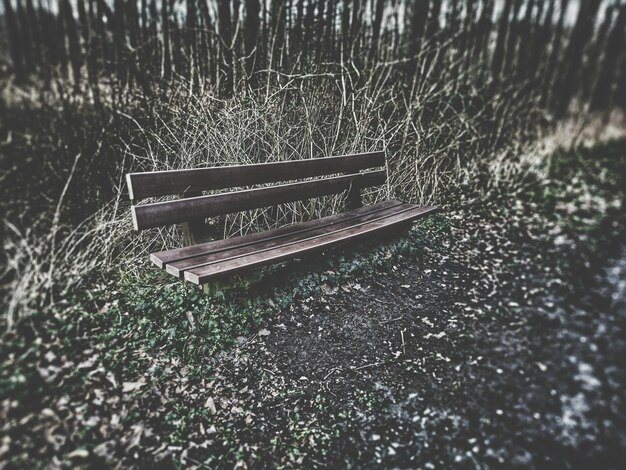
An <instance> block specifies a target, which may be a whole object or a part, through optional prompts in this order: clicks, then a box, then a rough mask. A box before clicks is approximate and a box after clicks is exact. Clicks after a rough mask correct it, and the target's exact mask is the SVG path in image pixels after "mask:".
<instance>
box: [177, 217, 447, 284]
mask: <svg viewBox="0 0 626 470" xmlns="http://www.w3.org/2000/svg"><path fill="white" fill-rule="evenodd" d="M436 210H438V208H436V207H419V206H413V205H412V206H411V207H409V208H408V209H406V210H403V211H402V212H400V213H397V214H394V215H392V216H388V217H384V218H381V219H378V220H374V221H369V222H365V223H363V224H358V225H354V226H352V227H350V228H347V229H343V230H338V231H332V232H329V233H327V234H325V235H323V236H319V237H314V238H312V239H307V240H303V241H299V242H296V243H293V244H289V245H282V246H279V247H277V248H272V249H268V250H266V251H263V252H255V253H252V254H249V255H244V256H239V257H235V258H231V259H228V260H224V261H221V262H216V263H212V264H209V265H206V266H202V267H199V268H195V269H191V270H189V271H185V274H184V277H185V279H186V280H188V281H190V282H193V283H194V284H204V283H206V282H207V281H209V280H210V279H211V278H215V277H217V276H223V275H226V274H228V275H232V274H235V273H237V272H241V271H245V270H248V269H252V268H256V267H259V266H263V265H265V264H269V263H276V262H278V261H281V260H284V259H288V258H293V257H295V256H298V255H302V254H305V253H310V252H313V251H316V250H320V249H322V248H325V247H328V246H331V245H335V244H338V243H341V242H345V241H347V240H350V241H354V240H355V239H357V238H360V237H363V236H366V235H369V234H371V233H373V232H377V231H380V230H383V229H387V228H389V227H392V226H394V225H397V224H401V223H405V222H408V221H410V220H414V219H416V218H418V217H422V216H424V215H426V214H429V213H432V212H434V211H436Z"/></svg>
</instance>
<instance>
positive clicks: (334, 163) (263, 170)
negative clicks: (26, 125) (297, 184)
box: [126, 151, 385, 200]
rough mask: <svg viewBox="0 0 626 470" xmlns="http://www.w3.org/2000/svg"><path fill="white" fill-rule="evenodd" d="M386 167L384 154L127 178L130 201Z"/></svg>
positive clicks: (176, 171) (183, 171)
mask: <svg viewBox="0 0 626 470" xmlns="http://www.w3.org/2000/svg"><path fill="white" fill-rule="evenodd" d="M382 166H385V152H384V151H382V152H369V153H361V154H356V155H342V156H337V157H325V158H312V159H310V160H290V161H282V162H270V163H258V164H253V165H233V166H220V167H210V168H197V169H191V170H171V171H151V172H145V173H129V174H127V175H126V182H127V184H128V194H129V196H130V198H131V199H133V200H139V199H143V198H146V197H152V196H166V195H173V194H185V193H188V192H197V191H208V190H215V189H226V188H235V187H241V186H249V185H255V184H265V183H277V182H280V181H290V180H296V179H304V178H313V177H317V176H325V175H333V174H339V173H356V172H359V171H361V170H366V169H369V168H377V167H382Z"/></svg>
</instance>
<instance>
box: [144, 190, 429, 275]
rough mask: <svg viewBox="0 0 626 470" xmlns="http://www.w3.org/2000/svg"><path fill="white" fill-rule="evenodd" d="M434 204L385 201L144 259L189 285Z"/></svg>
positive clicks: (363, 231) (349, 236) (400, 220)
mask: <svg viewBox="0 0 626 470" xmlns="http://www.w3.org/2000/svg"><path fill="white" fill-rule="evenodd" d="M436 210H437V208H436V207H430V206H417V205H415V204H408V203H403V202H399V201H385V202H382V203H379V204H374V205H370V206H366V207H361V208H358V209H352V210H348V211H346V212H342V213H340V214H337V215H331V216H328V217H324V218H321V219H316V220H311V221H308V222H303V223H299V224H295V225H290V226H286V227H281V228H278V229H274V230H268V231H264V232H259V233H252V234H248V235H243V236H239V237H234V238H228V239H225V240H217V241H212V242H208V243H201V244H198V245H192V246H188V247H184V248H177V249H174V250H167V251H160V252H157V253H153V254H151V255H150V259H151V260H152V261H153V262H154V263H155V264H156V265H157V266H159V267H160V268H165V269H166V270H167V272H169V273H170V274H173V275H175V276H177V277H179V278H181V279H185V280H187V281H189V282H192V283H194V284H200V285H202V284H205V283H207V282H210V281H212V280H214V279H217V278H220V277H222V276H229V275H233V274H238V273H241V272H244V271H247V270H251V269H254V268H258V267H260V266H263V265H266V264H271V263H276V262H279V261H282V260H285V259H289V258H294V257H298V256H300V255H305V254H308V253H311V252H314V251H316V250H320V249H323V248H327V247H330V246H332V245H336V244H339V243H341V242H345V241H349V240H350V241H353V240H355V239H357V238H359V237H361V236H365V235H368V234H373V233H375V232H379V231H381V230H384V229H386V228H389V227H393V226H397V225H399V224H406V223H408V222H410V221H412V220H415V219H417V218H420V217H422V216H425V215H427V214H430V213H432V212H434V211H436Z"/></svg>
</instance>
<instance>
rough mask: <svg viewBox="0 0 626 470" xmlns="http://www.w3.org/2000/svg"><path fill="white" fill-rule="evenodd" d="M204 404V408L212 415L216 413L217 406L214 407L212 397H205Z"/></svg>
mask: <svg viewBox="0 0 626 470" xmlns="http://www.w3.org/2000/svg"><path fill="white" fill-rule="evenodd" d="M204 406H205V408H208V409H209V411H210V412H211V414H212V415H214V414H216V413H217V408H215V401H213V397H209V398H207V399H206V403H205V404H204Z"/></svg>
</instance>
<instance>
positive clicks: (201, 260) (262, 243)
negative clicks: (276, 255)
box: [166, 204, 415, 277]
mask: <svg viewBox="0 0 626 470" xmlns="http://www.w3.org/2000/svg"><path fill="white" fill-rule="evenodd" d="M414 207H415V206H414V205H412V204H397V205H392V206H388V207H380V208H379V210H376V211H369V212H368V213H365V214H358V215H354V216H352V217H344V218H342V219H340V220H336V221H335V222H333V223H330V224H328V225H320V226H318V227H313V228H307V229H302V230H298V231H294V232H293V233H289V234H285V235H283V236H280V237H268V238H263V239H260V240H258V241H256V242H254V243H249V244H246V245H239V246H234V247H231V248H229V249H225V250H220V251H213V252H210V253H205V254H202V255H199V256H194V257H189V258H186V259H180V260H175V261H171V262H169V263H167V266H166V270H167V272H168V273H170V274H173V275H174V276H177V277H181V276H182V275H183V273H184V272H185V271H189V270H192V269H195V268H199V267H201V266H207V265H209V264H213V263H216V262H223V261H226V260H229V259H233V258H237V257H241V256H244V255H251V254H257V253H262V252H264V251H267V250H270V249H274V248H278V247H283V246H287V245H292V244H294V243H300V242H304V241H307V240H311V239H313V238H316V237H320V236H325V235H327V234H329V233H334V232H339V231H342V230H345V229H348V228H351V227H354V226H357V225H362V224H364V223H365V222H370V221H374V220H380V219H383V218H385V217H390V216H392V215H395V214H398V213H400V212H403V211H405V210H407V209H411V208H414ZM347 214H350V213H347ZM322 220H323V219H322Z"/></svg>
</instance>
